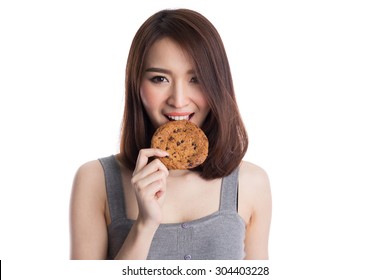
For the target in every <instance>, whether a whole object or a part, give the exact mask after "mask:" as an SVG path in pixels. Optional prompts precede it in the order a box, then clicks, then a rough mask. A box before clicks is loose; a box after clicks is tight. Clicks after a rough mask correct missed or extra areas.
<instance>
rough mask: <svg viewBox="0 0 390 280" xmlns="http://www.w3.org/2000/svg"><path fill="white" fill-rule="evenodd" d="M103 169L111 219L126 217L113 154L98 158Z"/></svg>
mask: <svg viewBox="0 0 390 280" xmlns="http://www.w3.org/2000/svg"><path fill="white" fill-rule="evenodd" d="M99 161H100V163H101V165H102V166H103V170H104V177H105V182H106V191H107V201H108V207H109V209H110V216H111V221H114V220H117V219H120V218H126V214H125V213H126V211H125V202H124V196H123V184H122V176H121V171H120V167H119V164H118V162H117V161H116V158H115V156H114V155H112V156H109V157H105V158H100V159H99Z"/></svg>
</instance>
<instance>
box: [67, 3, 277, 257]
mask: <svg viewBox="0 0 390 280" xmlns="http://www.w3.org/2000/svg"><path fill="white" fill-rule="evenodd" d="M178 119H186V120H189V121H191V122H193V123H195V124H196V125H198V126H199V127H201V128H202V129H203V131H204V132H205V134H206V135H207V137H208V139H209V155H208V157H207V159H206V161H205V162H204V163H203V164H202V165H201V166H200V167H198V168H195V169H194V170H169V171H168V170H167V168H166V167H165V166H164V164H162V162H161V161H160V160H159V157H164V156H167V155H168V154H167V153H166V152H164V151H162V150H158V149H151V148H149V147H150V141H151V137H152V135H153V133H154V131H155V130H156V128H157V127H159V126H160V125H162V124H164V123H166V122H168V121H175V120H178ZM247 146H248V141H247V134H246V131H245V128H244V125H243V122H242V120H241V117H240V114H239V111H238V107H237V104H236V99H235V95H234V90H233V83H232V78H231V73H230V68H229V64H228V59H227V56H226V53H225V50H224V47H223V43H222V41H221V38H220V36H219V34H218V32H217V31H216V29H215V28H214V26H213V25H212V24H211V23H210V22H209V21H208V20H207V19H206V18H205V17H203V16H202V15H200V14H199V13H197V12H194V11H191V10H186V9H178V10H163V11H160V12H158V13H156V14H154V15H153V16H151V17H150V18H149V19H148V20H147V21H146V22H145V23H144V24H143V25H142V26H141V27H140V29H139V30H138V32H137V33H136V35H135V37H134V40H133V42H132V45H131V48H130V53H129V57H128V61H127V68H126V100H125V109H124V117H123V124H122V133H121V147H120V153H119V154H118V155H115V156H111V157H107V158H102V159H100V160H95V161H91V162H88V163H86V164H84V165H83V166H81V167H80V168H79V170H78V171H77V173H76V176H75V180H74V185H73V193H72V199H71V258H72V259H107V258H108V259H186V260H189V259H268V236H269V227H270V221H271V194H270V187H269V182H268V178H267V175H266V173H265V172H264V170H262V169H261V168H260V167H257V166H255V165H253V164H251V163H248V162H243V161H242V158H243V156H244V154H245V152H246V150H247ZM238 186H239V187H238Z"/></svg>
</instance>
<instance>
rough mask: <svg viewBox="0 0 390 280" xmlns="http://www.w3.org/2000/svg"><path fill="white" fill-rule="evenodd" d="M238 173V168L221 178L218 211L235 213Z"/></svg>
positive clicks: (236, 207)
mask: <svg viewBox="0 0 390 280" xmlns="http://www.w3.org/2000/svg"><path fill="white" fill-rule="evenodd" d="M238 171H239V167H237V168H236V169H235V170H234V171H233V172H232V173H230V174H229V175H228V176H226V177H223V178H222V185H221V188H222V189H221V202H220V208H219V210H220V211H224V210H228V211H237V209H238V200H237V199H238Z"/></svg>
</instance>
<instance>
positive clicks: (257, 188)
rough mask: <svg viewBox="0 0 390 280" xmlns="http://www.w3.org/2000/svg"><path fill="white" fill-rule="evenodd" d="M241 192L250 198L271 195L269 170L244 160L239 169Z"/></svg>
mask: <svg viewBox="0 0 390 280" xmlns="http://www.w3.org/2000/svg"><path fill="white" fill-rule="evenodd" d="M239 186H240V193H243V195H245V196H246V197H247V198H248V199H250V198H251V197H253V198H255V197H259V196H261V197H264V196H269V195H270V182H269V178H268V174H267V172H266V171H265V170H264V169H263V168H262V167H260V166H258V165H256V164H253V163H250V162H247V161H243V162H242V163H241V165H240V170H239Z"/></svg>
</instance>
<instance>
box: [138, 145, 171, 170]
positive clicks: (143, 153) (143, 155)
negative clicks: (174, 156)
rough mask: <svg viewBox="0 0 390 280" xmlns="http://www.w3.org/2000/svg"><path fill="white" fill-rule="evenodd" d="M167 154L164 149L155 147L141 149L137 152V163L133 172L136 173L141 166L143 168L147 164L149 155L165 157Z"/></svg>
mask: <svg viewBox="0 0 390 280" xmlns="http://www.w3.org/2000/svg"><path fill="white" fill-rule="evenodd" d="M168 155H169V154H168V153H167V152H166V151H163V150H160V149H155V148H150V149H141V150H140V151H139V153H138V157H137V163H136V165H135V168H134V173H137V172H138V171H140V170H141V169H142V168H144V167H145V166H146V165H147V164H148V161H149V158H150V157H165V156H168Z"/></svg>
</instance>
